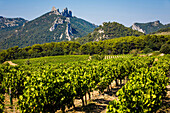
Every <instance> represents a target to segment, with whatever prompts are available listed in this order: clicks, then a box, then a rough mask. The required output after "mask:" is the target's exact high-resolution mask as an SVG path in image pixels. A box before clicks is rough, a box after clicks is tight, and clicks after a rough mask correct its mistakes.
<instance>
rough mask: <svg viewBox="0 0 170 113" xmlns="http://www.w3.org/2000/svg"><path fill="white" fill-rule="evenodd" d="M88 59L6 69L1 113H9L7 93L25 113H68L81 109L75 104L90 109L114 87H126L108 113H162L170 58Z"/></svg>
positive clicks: (0, 82)
mask: <svg viewBox="0 0 170 113" xmlns="http://www.w3.org/2000/svg"><path fill="white" fill-rule="evenodd" d="M83 58H84V59H86V58H87V59H88V56H84V57H83ZM83 58H80V60H78V61H76V62H74V61H73V62H64V63H56V64H53V65H49V64H48V65H44V63H39V64H38V66H37V65H28V64H29V63H28V64H25V65H18V66H10V65H9V64H3V65H1V66H0V75H1V76H0V100H1V101H0V112H2V111H3V110H4V94H5V93H9V92H11V96H12V97H13V98H17V100H18V101H17V106H18V109H19V111H20V112H24V113H27V112H31V113H33V112H56V111H57V110H61V111H62V112H66V110H68V109H69V108H75V103H74V100H75V99H81V101H82V102H81V103H82V106H86V105H87V104H88V99H89V100H91V98H92V95H91V93H90V92H93V91H98V92H99V94H103V93H104V91H105V90H106V89H107V90H112V83H113V82H116V84H119V83H120V84H121V85H122V87H121V89H119V90H118V91H117V93H116V94H117V96H118V100H113V101H111V102H110V103H109V104H108V106H107V112H108V113H110V112H115V113H126V112H136V113H139V112H142V113H143V112H156V111H157V110H159V109H160V108H161V107H162V105H163V102H162V100H163V99H164V98H165V96H166V93H167V88H166V86H167V85H168V83H169V78H168V77H167V76H168V75H169V74H170V55H165V56H163V57H132V56H128V57H119V58H117V57H111V56H107V57H105V59H104V60H101V61H97V60H90V61H88V60H86V61H83V60H81V59H83ZM68 60H69V59H68ZM30 61H31V59H30V60H29V62H30ZM18 62H19V61H18ZM25 62H27V61H25ZM15 63H17V61H16V62H15ZM45 64H46V63H45ZM123 81H125V83H126V84H125V85H123V84H122V83H123ZM9 89H10V90H9ZM87 96H88V97H87ZM87 98H88V99H87Z"/></svg>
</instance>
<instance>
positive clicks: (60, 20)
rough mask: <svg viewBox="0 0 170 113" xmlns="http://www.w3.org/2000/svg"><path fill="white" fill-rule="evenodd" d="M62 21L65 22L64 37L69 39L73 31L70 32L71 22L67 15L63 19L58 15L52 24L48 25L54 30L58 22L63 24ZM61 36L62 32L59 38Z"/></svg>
mask: <svg viewBox="0 0 170 113" xmlns="http://www.w3.org/2000/svg"><path fill="white" fill-rule="evenodd" d="M64 23H66V29H65V36H66V38H67V39H68V40H69V41H70V40H71V39H72V38H73V33H72V27H71V23H70V18H69V17H67V18H66V19H65V20H63V19H61V18H60V17H58V18H57V19H56V20H55V21H54V22H53V25H52V26H51V27H50V29H49V30H50V31H51V32H52V31H54V30H55V29H56V28H57V26H58V25H59V24H61V25H63V24H64ZM62 37H63V33H62V34H61V36H60V39H62Z"/></svg>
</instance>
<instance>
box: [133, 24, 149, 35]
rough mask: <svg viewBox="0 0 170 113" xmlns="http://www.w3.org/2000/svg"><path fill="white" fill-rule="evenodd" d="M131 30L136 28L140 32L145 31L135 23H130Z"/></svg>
mask: <svg viewBox="0 0 170 113" xmlns="http://www.w3.org/2000/svg"><path fill="white" fill-rule="evenodd" d="M132 29H133V30H137V31H139V32H142V33H146V32H145V30H143V29H141V28H140V27H139V26H137V25H136V24H135V23H134V24H133V25H132Z"/></svg>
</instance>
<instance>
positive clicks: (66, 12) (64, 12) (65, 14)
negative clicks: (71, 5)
mask: <svg viewBox="0 0 170 113" xmlns="http://www.w3.org/2000/svg"><path fill="white" fill-rule="evenodd" d="M51 12H52V13H53V14H56V15H62V16H65V17H72V11H70V10H68V8H67V7H66V8H64V9H63V11H62V12H61V13H60V11H59V9H56V8H55V7H53V8H52V10H51Z"/></svg>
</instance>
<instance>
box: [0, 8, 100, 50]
mask: <svg viewBox="0 0 170 113" xmlns="http://www.w3.org/2000/svg"><path fill="white" fill-rule="evenodd" d="M96 27H97V26H96V25H94V24H92V23H90V22H87V21H85V20H83V19H80V18H77V17H75V16H72V11H69V10H68V9H67V8H65V9H64V10H63V11H62V12H61V13H60V12H59V9H56V8H55V7H53V8H52V11H50V12H48V13H46V14H44V15H42V16H40V17H38V18H36V19H34V20H32V21H29V22H26V23H25V24H23V25H22V26H20V27H17V28H16V29H13V30H10V31H5V34H4V35H3V36H2V37H1V35H0V49H7V48H10V47H14V46H19V47H21V48H22V47H26V46H32V45H34V44H43V43H48V42H61V41H69V40H72V39H74V38H77V37H83V36H86V35H87V34H88V33H90V32H92V31H93V30H94V29H95V28H96ZM1 32H4V31H3V30H0V34H1Z"/></svg>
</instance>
